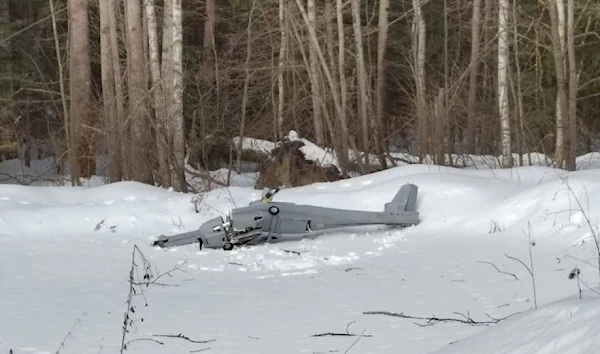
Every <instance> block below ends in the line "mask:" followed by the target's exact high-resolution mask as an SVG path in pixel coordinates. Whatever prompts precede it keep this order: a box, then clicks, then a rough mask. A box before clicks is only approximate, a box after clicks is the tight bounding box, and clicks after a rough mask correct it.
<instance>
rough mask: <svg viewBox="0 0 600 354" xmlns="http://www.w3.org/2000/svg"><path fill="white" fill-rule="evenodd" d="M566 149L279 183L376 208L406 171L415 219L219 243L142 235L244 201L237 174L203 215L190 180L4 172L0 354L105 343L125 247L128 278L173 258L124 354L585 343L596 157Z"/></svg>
mask: <svg viewBox="0 0 600 354" xmlns="http://www.w3.org/2000/svg"><path fill="white" fill-rule="evenodd" d="M578 161H579V165H580V166H584V167H583V168H582V170H580V171H577V172H572V173H568V172H565V171H560V170H556V169H552V168H549V167H543V166H532V167H521V168H515V169H509V170H498V169H454V168H447V167H439V166H428V165H407V166H402V167H397V168H394V169H390V170H386V171H383V172H379V173H376V174H371V175H366V176H361V177H355V178H352V179H347V180H342V181H338V182H333V183H316V184H313V185H310V186H304V187H297V188H290V189H284V190H282V191H281V192H279V193H278V194H277V195H276V196H275V200H276V201H277V200H279V201H293V202H296V203H303V204H311V205H320V206H330V207H338V208H346V209H355V210H382V209H383V205H384V204H385V203H386V202H388V201H389V200H390V199H391V198H392V196H393V195H394V193H395V192H396V191H397V189H398V188H399V187H400V186H402V185H403V184H405V183H414V184H416V185H418V187H419V194H418V204H417V206H418V210H419V212H420V215H421V223H420V224H419V225H417V226H415V227H411V228H408V229H396V228H392V227H385V226H381V227H369V228H358V229H353V230H346V231H344V232H336V233H331V234H329V235H325V236H322V237H319V238H317V239H315V240H305V241H301V242H289V243H281V244H271V245H264V246H259V247H252V248H246V249H237V250H234V251H231V252H226V251H222V250H211V249H204V250H201V251H200V250H198V249H197V247H196V246H195V245H190V246H183V247H177V248H172V249H159V248H154V247H151V246H150V243H151V242H152V241H153V240H154V239H155V238H156V237H157V236H159V235H161V234H165V235H171V234H175V233H179V232H184V231H188V230H194V229H195V228H197V227H198V226H199V225H200V224H201V223H202V222H203V221H205V220H208V219H210V218H212V217H214V216H217V215H223V214H225V213H227V212H228V211H229V210H230V209H231V208H233V207H235V206H241V205H247V204H248V203H249V202H251V201H253V200H255V199H258V198H259V197H260V191H258V190H254V189H252V188H251V187H249V186H251V185H252V183H249V182H248V180H247V179H246V177H248V176H237V177H235V178H233V181H234V184H237V185H235V186H232V187H228V188H216V189H213V190H211V191H208V192H206V193H204V194H203V195H202V197H203V203H202V205H201V208H200V212H199V213H196V212H195V211H194V206H193V204H192V203H191V202H190V201H191V198H192V195H191V194H182V193H176V192H172V191H169V190H165V189H162V188H158V187H153V186H148V185H143V184H139V183H133V182H120V183H114V184H108V185H101V183H97V184H94V183H92V184H86V186H85V187H78V188H77V187H65V186H44V187H39V186H18V185H13V184H4V185H0V262H1V263H0V354H7V353H9V350H11V349H12V353H13V354H21V353H39V354H41V353H55V352H57V350H58V351H59V352H60V353H62V354H67V353H116V352H119V349H120V345H121V341H122V336H123V318H124V313H125V312H126V309H127V300H128V294H129V290H130V289H129V283H128V281H127V280H128V279H129V276H130V269H131V264H132V254H134V255H135V264H136V265H137V266H136V267H135V268H134V272H133V276H134V279H135V280H136V281H137V279H138V277H139V278H143V276H144V263H143V262H142V258H141V255H143V256H144V257H145V259H146V261H147V263H146V264H147V265H148V266H149V267H150V269H151V272H152V274H154V275H158V274H164V273H165V272H169V271H171V270H173V269H174V268H175V269H174V270H173V271H172V272H169V273H168V275H164V276H162V277H160V278H159V279H156V278H152V279H154V280H156V283H154V284H151V285H149V286H142V287H141V288H140V287H136V288H135V289H136V294H135V296H134V297H133V298H132V300H131V301H132V305H133V306H134V309H135V312H134V313H131V314H130V315H131V321H130V322H128V325H127V333H126V336H125V342H128V341H129V342H130V343H129V344H128V350H127V352H129V353H148V354H153V353H189V352H192V351H199V350H204V349H206V351H205V352H207V353H346V352H347V353H411V354H412V353H415V354H419V353H430V352H435V353H557V354H558V353H594V352H599V351H600V310H599V309H600V296H599V295H598V294H597V292H598V290H597V289H598V285H599V284H598V281H599V272H598V268H597V256H596V255H597V251H596V245H595V242H594V239H593V236H594V235H595V234H596V232H597V225H598V223H599V221H600V169H596V168H597V161H598V158H597V156H596V155H588V156H585V157H581V158H580V159H579V160H578ZM585 161H589V162H588V163H587V164H586V163H585ZM225 174H226V173H225V172H224V171H217V172H215V173H214V176H212V177H213V178H217V179H218V178H223V176H224V175H225ZM588 220H589V223H588ZM590 226H591V227H590ZM529 239H531V241H532V242H533V243H534V246H531V247H529ZM134 247H137V248H138V249H139V251H136V252H135V253H134ZM530 254H531V259H530ZM518 260H520V261H522V262H523V263H524V264H525V265H527V266H529V267H531V260H532V262H533V274H534V276H535V296H534V287H533V285H532V277H531V275H530V273H529V272H528V270H527V269H526V268H525V266H524V265H523V264H521V263H520V262H519V261H518ZM495 267H497V268H498V270H499V271H502V272H505V273H502V272H499V271H497V270H496V268H495ZM575 267H578V269H579V270H580V278H579V280H578V279H569V274H570V273H571V271H572V270H573V269H574V268H575ZM578 284H579V287H581V289H582V297H583V299H582V300H581V299H580V298H579V290H578ZM536 305H537V309H535V307H536ZM394 314H395V316H394ZM399 314H402V316H404V317H405V318H402V317H399V316H398V315H399ZM390 315H392V316H390ZM406 317H409V318H406ZM410 317H419V318H424V319H413V318H410ZM505 317H507V318H506V319H504V318H505ZM427 318H438V319H442V320H443V319H462V320H465V321H466V320H467V319H471V320H473V321H474V323H470V324H465V323H461V322H457V321H452V320H451V321H441V322H438V321H435V320H433V321H428V320H427ZM142 319H143V321H142ZM498 319H502V320H500V321H498V322H497V320H498ZM490 322H491V323H490ZM495 322H497V323H495ZM331 334H346V335H331ZM348 334H349V335H348ZM178 335H180V336H179V337H177V336H178ZM173 336H175V337H173ZM197 341H207V342H206V343H196V342H197ZM203 352H204V351H203Z"/></svg>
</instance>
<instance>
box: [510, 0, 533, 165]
mask: <svg viewBox="0 0 600 354" xmlns="http://www.w3.org/2000/svg"><path fill="white" fill-rule="evenodd" d="M512 8H513V22H514V23H513V31H514V44H513V45H514V50H513V51H514V55H515V68H516V70H517V80H516V81H517V82H516V84H517V92H516V100H515V101H516V106H517V121H518V125H517V129H516V130H517V132H518V134H517V135H518V140H517V141H518V142H519V146H520V148H519V166H523V165H524V163H523V154H524V152H525V150H527V156H528V157H529V158H528V160H529V163H530V164H531V153H530V152H529V149H527V146H526V145H525V117H524V116H525V113H524V109H523V89H522V75H521V63H520V61H519V56H520V52H519V28H518V26H517V0H513V6H512Z"/></svg>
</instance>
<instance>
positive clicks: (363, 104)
mask: <svg viewBox="0 0 600 354" xmlns="http://www.w3.org/2000/svg"><path fill="white" fill-rule="evenodd" d="M360 14H361V11H360V0H352V28H353V30H354V46H355V50H356V55H355V58H356V80H357V85H358V107H359V112H360V113H359V116H360V121H361V123H362V136H363V150H364V153H365V164H366V165H369V164H370V161H369V153H370V152H371V151H370V141H369V140H370V139H369V137H370V136H371V133H373V137H374V141H379V139H378V136H377V133H376V131H375V130H376V129H373V131H371V130H370V129H369V92H368V89H367V80H368V78H367V69H366V67H365V56H364V51H363V41H362V29H361V28H362V24H361V18H360ZM372 127H373V128H376V125H375V124H373V125H372Z"/></svg>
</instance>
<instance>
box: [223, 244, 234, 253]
mask: <svg viewBox="0 0 600 354" xmlns="http://www.w3.org/2000/svg"><path fill="white" fill-rule="evenodd" d="M232 249H233V245H232V244H231V243H229V242H227V243H226V244H224V245H223V250H224V251H231V250H232Z"/></svg>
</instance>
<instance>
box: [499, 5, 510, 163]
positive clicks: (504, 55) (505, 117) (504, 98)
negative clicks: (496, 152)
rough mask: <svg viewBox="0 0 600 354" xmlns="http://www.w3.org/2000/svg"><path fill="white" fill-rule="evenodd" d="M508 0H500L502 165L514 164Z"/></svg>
mask: <svg viewBox="0 0 600 354" xmlns="http://www.w3.org/2000/svg"><path fill="white" fill-rule="evenodd" d="M508 61H509V58H508V0H500V1H499V2H498V114H499V116H500V129H501V135H502V167H504V168H510V167H512V166H513V157H512V148H511V135H510V115H509V107H508Z"/></svg>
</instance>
